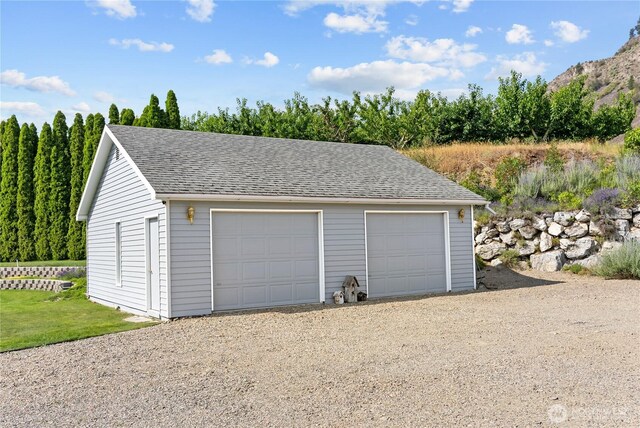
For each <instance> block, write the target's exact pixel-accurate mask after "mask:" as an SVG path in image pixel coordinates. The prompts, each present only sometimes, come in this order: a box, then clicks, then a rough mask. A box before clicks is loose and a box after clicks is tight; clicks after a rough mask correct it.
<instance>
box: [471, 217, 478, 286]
mask: <svg viewBox="0 0 640 428" xmlns="http://www.w3.org/2000/svg"><path fill="white" fill-rule="evenodd" d="M475 239H476V237H475V236H473V205H471V260H473V289H474V290H477V289H478V279H477V277H476V275H477V272H476V269H477V267H476V248H475V247H476V246H475Z"/></svg>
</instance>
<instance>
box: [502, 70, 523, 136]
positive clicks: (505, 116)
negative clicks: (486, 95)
mask: <svg viewBox="0 0 640 428" xmlns="http://www.w3.org/2000/svg"><path fill="white" fill-rule="evenodd" d="M498 81H499V85H498V96H497V97H496V123H495V125H496V127H497V128H498V129H499V130H500V131H499V132H500V138H501V139H503V140H506V139H509V138H518V139H522V138H523V137H524V136H525V135H526V132H525V129H526V125H525V123H524V122H525V121H524V117H523V111H522V99H523V97H524V92H525V86H526V83H525V81H524V80H522V74H521V73H517V72H515V71H512V72H511V76H509V77H507V78H502V77H501V78H499V80H498Z"/></svg>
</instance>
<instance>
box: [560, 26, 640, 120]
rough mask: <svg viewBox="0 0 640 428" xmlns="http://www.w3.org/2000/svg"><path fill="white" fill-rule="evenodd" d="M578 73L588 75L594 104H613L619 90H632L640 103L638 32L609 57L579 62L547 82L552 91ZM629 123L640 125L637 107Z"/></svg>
mask: <svg viewBox="0 0 640 428" xmlns="http://www.w3.org/2000/svg"><path fill="white" fill-rule="evenodd" d="M579 76H587V80H586V85H587V87H588V88H590V89H591V90H593V91H594V92H595V95H596V103H595V108H598V107H599V106H601V105H603V104H612V103H614V102H615V101H616V99H617V98H618V93H620V92H621V91H624V92H627V91H630V90H633V91H634V96H633V99H634V101H635V102H636V105H637V104H639V103H640V36H636V37H632V38H631V39H629V40H628V41H627V42H626V43H625V44H624V45H622V47H621V48H620V49H618V52H616V53H615V55H613V56H612V57H609V58H605V59H600V60H595V61H587V62H582V63H578V64H576V65H574V66H571V67H569V69H568V70H567V71H565V72H564V73H562V74H560V75H559V76H557V77H556V78H555V79H553V80H552V81H551V82H550V83H549V89H551V90H552V91H554V90H556V89H558V88H561V87H563V86H565V85H567V84H568V83H569V82H570V81H571V80H573V79H575V78H576V77H579ZM632 126H633V127H634V128H635V127H638V126H640V108H639V109H637V111H636V117H635V119H634V120H633V124H632Z"/></svg>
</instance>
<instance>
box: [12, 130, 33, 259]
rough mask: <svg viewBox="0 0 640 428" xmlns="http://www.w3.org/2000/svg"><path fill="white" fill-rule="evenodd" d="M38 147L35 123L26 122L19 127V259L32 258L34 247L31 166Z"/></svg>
mask: <svg viewBox="0 0 640 428" xmlns="http://www.w3.org/2000/svg"><path fill="white" fill-rule="evenodd" d="M37 148H38V132H37V130H36V127H35V125H33V124H31V126H29V125H27V124H26V123H25V124H24V125H22V128H21V129H20V142H19V148H18V198H17V211H18V254H19V256H20V260H33V259H34V258H35V256H36V247H35V243H34V239H33V237H34V236H33V233H34V226H35V221H36V217H35V212H34V200H35V193H34V187H33V186H34V182H33V169H34V168H33V166H34V162H35V156H36V150H37Z"/></svg>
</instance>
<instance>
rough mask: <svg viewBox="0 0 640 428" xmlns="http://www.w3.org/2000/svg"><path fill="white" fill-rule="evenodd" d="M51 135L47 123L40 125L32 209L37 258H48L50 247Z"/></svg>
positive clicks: (49, 256)
mask: <svg viewBox="0 0 640 428" xmlns="http://www.w3.org/2000/svg"><path fill="white" fill-rule="evenodd" d="M52 145H53V135H52V133H51V126H50V125H49V124H48V123H46V122H45V123H44V125H42V130H41V131H40V139H39V140H38V151H37V152H36V161H35V166H34V170H33V172H34V190H35V201H34V204H33V210H34V212H35V216H36V227H35V230H34V238H35V240H36V257H37V258H38V260H49V259H50V258H51V249H50V248H49V189H50V187H51V183H50V181H51V164H50V162H51V146H52Z"/></svg>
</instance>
